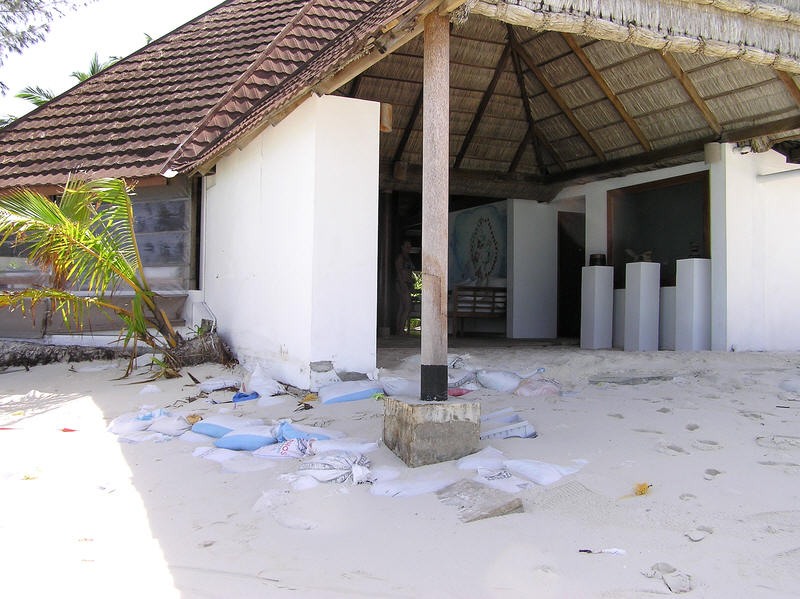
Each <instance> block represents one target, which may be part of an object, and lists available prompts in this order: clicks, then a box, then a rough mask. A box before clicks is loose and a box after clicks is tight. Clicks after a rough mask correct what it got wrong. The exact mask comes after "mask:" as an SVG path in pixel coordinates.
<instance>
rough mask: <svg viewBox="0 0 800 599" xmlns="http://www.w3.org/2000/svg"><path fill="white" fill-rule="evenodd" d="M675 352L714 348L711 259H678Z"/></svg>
mask: <svg viewBox="0 0 800 599" xmlns="http://www.w3.org/2000/svg"><path fill="white" fill-rule="evenodd" d="M677 265H678V273H677V292H676V304H675V349H677V350H678V351H701V350H707V349H711V260H709V259H707V258H687V259H686V260H678V261H677Z"/></svg>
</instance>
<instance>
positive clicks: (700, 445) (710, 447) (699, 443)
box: [692, 439, 722, 451]
mask: <svg viewBox="0 0 800 599" xmlns="http://www.w3.org/2000/svg"><path fill="white" fill-rule="evenodd" d="M692 447H694V448H695V449H699V450H701V451H714V450H715V449H722V445H720V444H719V443H717V442H716V441H710V440H708V439H697V440H695V441H693V442H692Z"/></svg>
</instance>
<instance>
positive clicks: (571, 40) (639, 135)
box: [561, 33, 652, 152]
mask: <svg viewBox="0 0 800 599" xmlns="http://www.w3.org/2000/svg"><path fill="white" fill-rule="evenodd" d="M561 36H562V37H563V38H564V41H566V42H567V45H568V46H569V47H570V49H571V50H572V51H573V52H574V53H575V56H577V57H578V60H580V61H581V64H583V66H584V68H585V69H586V70H587V71H588V72H589V74H590V75H591V76H592V79H594V82H595V83H596V84H597V85H598V87H599V88H600V89H601V90H603V93H604V94H605V95H606V97H607V98H608V99H609V101H610V102H611V103H612V104H613V105H614V108H616V109H617V112H618V113H619V115H620V116H621V117H622V120H623V121H625V122H626V123H627V124H628V127H630V130H631V131H632V132H633V134H634V135H635V136H636V139H638V140H639V143H641V144H642V147H643V148H644V150H645V152H649V151H650V150H652V147H651V146H650V142H649V141H648V140H647V137H646V136H645V134H644V133H643V132H642V130H641V129H640V128H639V125H637V124H636V121H634V120H633V118H632V117H631V115H630V114H629V113H628V111H627V110H626V109H625V107H624V106H623V105H622V102H620V99H619V98H618V97H617V94H615V93H614V91H613V90H612V89H611V88H610V87H609V86H608V83H606V80H605V79H603V77H602V75H600V73H599V72H598V70H597V69H596V68H595V67H594V65H593V64H592V61H590V60H589V57H588V56H586V53H585V52H584V51H583V48H581V47H580V45H579V44H578V41H577V40H576V39H575V37H574V36H573V35H572V34H571V33H562V34H561Z"/></svg>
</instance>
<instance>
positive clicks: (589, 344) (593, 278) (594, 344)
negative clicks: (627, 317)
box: [581, 266, 614, 349]
mask: <svg viewBox="0 0 800 599" xmlns="http://www.w3.org/2000/svg"><path fill="white" fill-rule="evenodd" d="M613 324H614V267H613V266H584V267H583V269H582V270H581V347H582V348H583V349H611V334H612V328H613Z"/></svg>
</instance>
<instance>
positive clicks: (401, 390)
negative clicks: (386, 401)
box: [380, 376, 420, 398]
mask: <svg viewBox="0 0 800 599" xmlns="http://www.w3.org/2000/svg"><path fill="white" fill-rule="evenodd" d="M380 384H381V386H382V387H383V392H384V393H385V394H386V395H388V396H389V397H415V398H416V397H419V396H420V383H419V381H415V380H412V379H404V378H400V377H394V376H387V377H382V378H381V379H380Z"/></svg>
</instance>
